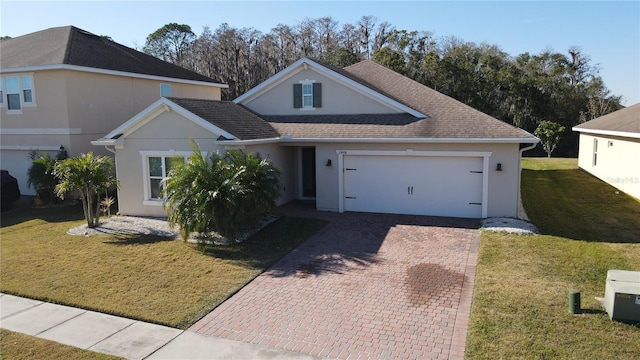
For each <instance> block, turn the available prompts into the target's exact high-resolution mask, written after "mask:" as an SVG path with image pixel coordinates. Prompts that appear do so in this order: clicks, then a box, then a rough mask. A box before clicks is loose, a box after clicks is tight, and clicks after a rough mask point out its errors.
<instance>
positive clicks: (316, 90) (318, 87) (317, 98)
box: [313, 83, 322, 108]
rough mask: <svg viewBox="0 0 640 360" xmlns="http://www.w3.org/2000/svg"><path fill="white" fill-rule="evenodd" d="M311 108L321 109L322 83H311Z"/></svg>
mask: <svg viewBox="0 0 640 360" xmlns="http://www.w3.org/2000/svg"><path fill="white" fill-rule="evenodd" d="M313 107H314V108H319V107H322V83H313Z"/></svg>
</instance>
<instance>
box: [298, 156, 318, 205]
mask: <svg viewBox="0 0 640 360" xmlns="http://www.w3.org/2000/svg"><path fill="white" fill-rule="evenodd" d="M301 169H302V197H303V198H315V197H316V148H314V147H303V148H302V164H301Z"/></svg>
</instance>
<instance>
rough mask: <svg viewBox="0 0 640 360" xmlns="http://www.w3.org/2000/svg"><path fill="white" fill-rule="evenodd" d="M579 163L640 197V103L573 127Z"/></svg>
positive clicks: (620, 188)
mask: <svg viewBox="0 0 640 360" xmlns="http://www.w3.org/2000/svg"><path fill="white" fill-rule="evenodd" d="M573 131H578V132H579V133H580V147H579V151H578V166H579V167H580V168H581V169H583V170H585V171H587V172H589V173H590V174H592V175H594V176H595V177H597V178H599V179H600V180H602V181H604V182H606V183H608V184H610V185H611V186H613V187H615V188H618V189H619V190H621V191H624V192H625V193H627V194H629V195H631V196H634V197H636V198H637V199H640V103H638V104H635V105H633V106H629V107H627V108H624V109H621V110H618V111H615V112H612V113H610V114H607V115H604V116H601V117H599V118H596V119H593V120H591V121H587V122H585V123H582V124H580V125H577V126H574V127H573Z"/></svg>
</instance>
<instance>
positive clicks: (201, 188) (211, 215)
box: [163, 140, 280, 240]
mask: <svg viewBox="0 0 640 360" xmlns="http://www.w3.org/2000/svg"><path fill="white" fill-rule="evenodd" d="M191 145H192V148H193V155H192V156H191V157H190V158H189V162H187V163H180V164H178V165H177V166H175V167H174V168H173V169H172V170H171V172H170V173H169V178H168V179H167V180H166V183H165V188H164V190H163V196H164V197H165V210H166V212H167V217H168V220H169V224H170V225H171V226H175V225H178V226H179V227H180V229H181V232H182V236H183V238H184V239H188V238H189V235H190V234H191V233H193V232H199V233H204V234H207V233H210V232H216V233H218V234H219V235H221V236H223V237H225V238H227V239H229V240H231V239H237V238H238V237H239V235H240V234H242V233H243V232H246V231H248V230H251V229H253V228H255V227H256V226H257V225H258V224H259V222H260V221H261V220H262V219H264V217H265V216H267V215H268V214H269V213H270V212H271V211H273V210H274V209H275V206H276V200H277V199H278V196H279V191H278V184H279V181H280V172H279V171H278V170H277V169H276V168H274V167H273V166H272V164H271V163H269V162H268V161H266V160H263V159H260V158H259V157H257V156H255V155H253V154H251V153H245V152H242V151H229V152H227V153H226V154H225V155H224V156H220V155H218V154H213V155H211V156H210V157H209V158H208V159H207V158H205V157H203V156H202V155H201V152H200V149H199V147H198V145H197V144H196V143H195V142H194V141H193V140H192V141H191Z"/></svg>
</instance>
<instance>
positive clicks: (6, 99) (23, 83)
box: [0, 75, 35, 113]
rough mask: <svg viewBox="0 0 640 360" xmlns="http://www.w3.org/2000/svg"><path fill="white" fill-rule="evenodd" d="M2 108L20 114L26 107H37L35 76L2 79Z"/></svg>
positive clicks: (0, 82)
mask: <svg viewBox="0 0 640 360" xmlns="http://www.w3.org/2000/svg"><path fill="white" fill-rule="evenodd" d="M0 106H6V107H7V110H12V111H14V112H18V113H19V112H20V111H21V110H22V108H23V107H24V106H35V96H34V92H33V75H15V76H6V77H3V78H2V79H0Z"/></svg>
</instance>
